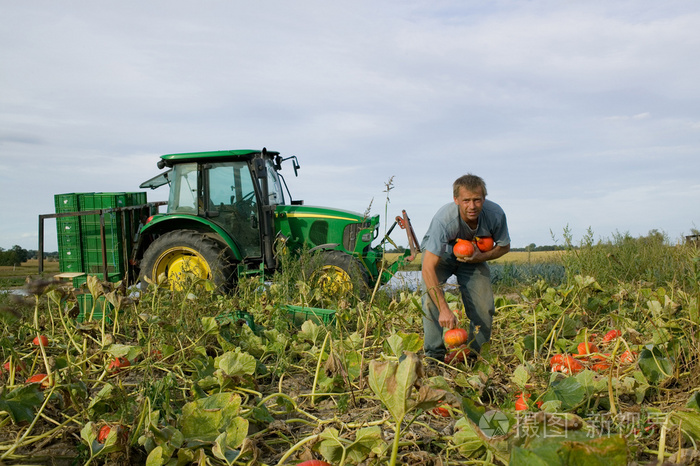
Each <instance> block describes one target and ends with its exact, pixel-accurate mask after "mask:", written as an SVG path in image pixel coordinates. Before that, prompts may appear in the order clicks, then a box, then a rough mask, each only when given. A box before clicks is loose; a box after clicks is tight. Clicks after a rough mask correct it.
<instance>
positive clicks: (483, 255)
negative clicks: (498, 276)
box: [426, 244, 510, 283]
mask: <svg viewBox="0 0 700 466" xmlns="http://www.w3.org/2000/svg"><path fill="white" fill-rule="evenodd" d="M508 251H510V244H506V245H505V246H495V247H494V248H493V249H491V250H490V251H486V252H481V251H479V249H477V248H474V254H472V255H471V256H469V257H458V258H457V260H458V261H461V262H471V263H477V262H486V261H492V260H494V259H498V258H499V257H501V256H503V255H504V254H506V253H507V252H508ZM426 283H427V282H426Z"/></svg>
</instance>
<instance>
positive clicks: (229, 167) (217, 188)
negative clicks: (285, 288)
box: [205, 161, 261, 257]
mask: <svg viewBox="0 0 700 466" xmlns="http://www.w3.org/2000/svg"><path fill="white" fill-rule="evenodd" d="M207 167H208V168H207V169H206V170H205V177H206V180H207V182H206V188H205V199H206V202H207V206H206V211H208V212H217V213H218V214H217V215H215V216H212V217H211V220H212V221H213V222H215V223H217V224H219V225H220V226H221V227H222V228H224V230H226V231H227V232H228V233H229V234H230V235H231V237H232V238H233V239H234V241H235V242H236V244H237V245H238V247H239V248H240V249H241V253H242V254H243V256H245V257H260V255H261V252H260V217H259V213H258V201H257V197H256V195H255V186H254V184H253V179H252V177H251V174H250V169H249V168H248V163H247V162H245V161H240V162H224V163H212V164H208V166H207Z"/></svg>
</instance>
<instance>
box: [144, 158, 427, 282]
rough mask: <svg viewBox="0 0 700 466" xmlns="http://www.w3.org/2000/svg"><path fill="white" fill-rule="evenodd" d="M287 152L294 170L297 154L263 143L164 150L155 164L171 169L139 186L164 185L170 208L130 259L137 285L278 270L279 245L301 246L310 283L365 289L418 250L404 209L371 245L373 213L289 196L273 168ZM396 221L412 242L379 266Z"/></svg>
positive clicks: (282, 248) (290, 249)
mask: <svg viewBox="0 0 700 466" xmlns="http://www.w3.org/2000/svg"><path fill="white" fill-rule="evenodd" d="M287 160H290V161H291V162H292V167H293V169H294V173H295V175H297V171H298V169H299V163H298V160H297V158H296V156H292V157H287V158H282V157H281V156H280V154H279V153H278V152H273V151H268V150H266V149H262V150H226V151H214V152H193V153H183V154H168V155H163V156H161V160H159V161H158V168H160V169H161V170H162V169H166V168H167V170H166V171H165V172H163V173H161V174H160V175H158V176H156V177H154V178H151V179H150V180H148V181H145V182H144V183H142V184H141V186H140V187H141V188H142V189H147V188H151V189H155V188H158V187H160V186H163V185H166V184H167V185H169V186H170V195H169V199H168V203H167V211H166V212H165V213H158V214H155V215H153V216H151V217H150V218H148V220H147V222H146V223H145V225H144V226H143V227H142V228H141V229H140V231H139V232H138V238H137V240H136V241H134V246H133V252H132V257H131V261H130V263H131V264H132V266H133V267H136V268H137V269H138V275H139V277H140V278H141V281H142V283H143V282H148V281H150V282H158V280H159V279H160V280H161V282H162V281H163V278H165V279H166V280H167V281H166V282H165V283H166V284H167V285H168V286H170V287H171V288H177V287H179V286H181V285H179V284H182V283H183V281H184V280H185V278H186V277H187V278H188V279H191V278H192V275H194V277H196V278H201V279H207V280H210V281H211V282H213V283H214V285H216V286H217V287H220V288H222V289H228V288H231V287H232V286H233V285H234V284H235V282H236V280H237V278H238V277H241V276H244V275H248V274H261V276H265V275H269V274H271V273H274V272H275V271H276V270H279V268H280V260H279V259H280V258H279V256H278V255H279V254H281V253H285V254H297V255H298V254H301V253H302V252H303V251H307V252H309V253H310V257H313V258H314V260H313V261H311V263H312V264H314V266H313V269H312V270H309V271H308V272H309V277H308V278H309V279H313V280H314V281H315V285H321V286H327V287H331V288H333V289H335V290H336V291H340V292H349V291H354V292H359V293H360V294H361V293H363V292H364V291H366V290H367V289H369V288H370V287H372V286H374V285H375V284H376V283H377V282H380V283H383V282H385V281H387V280H388V279H389V278H391V276H392V275H393V273H394V272H395V271H396V270H397V269H398V268H399V267H400V266H401V265H402V264H404V263H405V262H408V261H410V260H412V259H413V258H414V257H415V255H416V253H417V240H416V237H415V233H414V232H413V230H412V228H411V225H410V221H409V219H408V217H407V215H406V212H405V211H404V212H403V216H402V217H397V218H396V221H395V222H394V224H393V225H392V226H391V228H390V230H389V232H388V233H387V234H386V235H385V236H384V238H383V239H382V241H381V242H380V243H379V244H378V245H377V246H375V247H373V246H372V244H371V243H372V242H373V241H374V240H376V239H377V238H378V236H379V227H380V225H379V221H380V220H379V216H373V217H370V218H367V217H365V216H363V215H362V214H359V213H354V212H348V211H344V210H337V209H331V208H325V207H311V206H305V205H303V201H297V200H291V199H290V198H291V195H290V194H289V189H288V188H287V186H286V182H285V181H284V178H283V177H282V176H281V175H280V173H279V172H280V170H281V169H282V163H283V162H284V161H287ZM285 194H286V195H285ZM397 224H398V225H399V226H400V227H401V228H404V229H406V231H407V234H408V238H409V246H410V248H409V249H408V250H407V251H406V253H405V254H404V255H403V256H402V257H400V258H399V260H398V261H396V262H394V263H392V264H390V265H388V266H382V258H383V253H384V248H383V244H384V242H385V241H387V240H388V241H389V242H391V240H390V239H389V234H390V233H391V230H393V228H394V226H396V225H397ZM392 244H393V243H392Z"/></svg>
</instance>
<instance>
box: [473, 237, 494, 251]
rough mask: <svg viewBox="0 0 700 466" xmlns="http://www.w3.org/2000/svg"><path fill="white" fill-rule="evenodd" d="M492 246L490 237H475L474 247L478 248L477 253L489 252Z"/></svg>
mask: <svg viewBox="0 0 700 466" xmlns="http://www.w3.org/2000/svg"><path fill="white" fill-rule="evenodd" d="M493 246H494V242H493V238H491V237H490V236H484V237H480V236H477V237H476V247H477V248H479V251H481V252H486V251H490V250H491V249H493Z"/></svg>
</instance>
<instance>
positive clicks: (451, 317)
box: [439, 308, 457, 330]
mask: <svg viewBox="0 0 700 466" xmlns="http://www.w3.org/2000/svg"><path fill="white" fill-rule="evenodd" d="M439 320H440V326H441V327H442V328H444V329H447V330H449V329H451V328H455V327H456V326H457V316H456V315H455V313H454V312H452V310H451V309H449V308H447V310H445V309H440V319H439Z"/></svg>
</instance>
